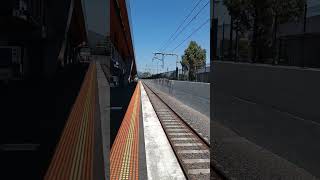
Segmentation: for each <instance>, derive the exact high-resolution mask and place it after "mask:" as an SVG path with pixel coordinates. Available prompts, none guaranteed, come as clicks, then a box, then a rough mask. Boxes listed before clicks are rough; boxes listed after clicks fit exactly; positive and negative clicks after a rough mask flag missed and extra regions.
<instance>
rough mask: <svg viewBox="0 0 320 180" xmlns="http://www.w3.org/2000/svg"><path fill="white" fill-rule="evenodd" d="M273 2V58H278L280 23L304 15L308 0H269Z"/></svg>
mask: <svg viewBox="0 0 320 180" xmlns="http://www.w3.org/2000/svg"><path fill="white" fill-rule="evenodd" d="M269 1H270V2H271V6H270V8H271V14H272V17H273V22H272V29H273V30H272V47H273V59H274V62H275V61H276V60H277V58H278V57H277V54H278V52H277V48H276V41H277V30H278V25H279V24H283V23H286V22H288V21H297V20H299V18H301V17H302V15H303V12H304V5H305V3H306V0H269Z"/></svg>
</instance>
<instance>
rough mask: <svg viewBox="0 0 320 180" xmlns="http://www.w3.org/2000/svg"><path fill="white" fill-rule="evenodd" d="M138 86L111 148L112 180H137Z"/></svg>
mask: <svg viewBox="0 0 320 180" xmlns="http://www.w3.org/2000/svg"><path fill="white" fill-rule="evenodd" d="M139 113H140V86H139V84H137V85H136V88H135V91H134V93H133V95H132V97H131V100H130V103H129V106H128V109H127V111H126V114H125V116H124V119H123V121H122V123H121V126H120V129H119V131H118V134H117V136H116V139H115V141H114V143H113V145H112V148H111V156H110V164H111V171H110V176H111V179H112V180H138V178H139V177H138V175H139V173H138V165H139V164H138V163H139V156H138V155H139V117H140V115H139Z"/></svg>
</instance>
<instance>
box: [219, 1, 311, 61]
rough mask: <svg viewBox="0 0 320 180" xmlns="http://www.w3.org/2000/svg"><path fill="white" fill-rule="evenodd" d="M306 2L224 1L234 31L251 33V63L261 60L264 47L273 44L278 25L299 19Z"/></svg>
mask: <svg viewBox="0 0 320 180" xmlns="http://www.w3.org/2000/svg"><path fill="white" fill-rule="evenodd" d="M305 1H306V0H224V5H225V6H226V7H227V9H228V11H229V14H230V16H231V17H232V18H233V21H234V26H236V28H235V29H236V31H240V32H245V31H249V30H251V31H252V39H251V49H252V54H251V58H252V61H253V62H255V61H258V60H261V59H260V57H261V53H262V51H263V49H264V48H265V47H266V46H270V42H271V39H272V42H273V43H272V44H273V45H274V42H275V38H274V37H275V32H276V29H277V25H278V24H279V23H285V22H288V21H291V20H296V19H297V18H298V17H301V15H302V12H303V7H304V6H303V5H304V3H305Z"/></svg>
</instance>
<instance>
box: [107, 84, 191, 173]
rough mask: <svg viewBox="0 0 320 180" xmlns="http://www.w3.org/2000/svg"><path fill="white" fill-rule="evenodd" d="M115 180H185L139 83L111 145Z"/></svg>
mask: <svg viewBox="0 0 320 180" xmlns="http://www.w3.org/2000/svg"><path fill="white" fill-rule="evenodd" d="M110 163H111V166H110V168H111V172H110V177H111V179H185V176H184V173H183V171H182V169H181V167H180V164H179V162H178V160H177V159H176V157H175V154H174V152H173V150H172V147H171V145H170V143H169V141H168V139H167V137H166V134H165V132H164V131H163V130H162V126H161V124H160V121H159V119H158V117H157V115H156V113H155V111H154V109H153V106H152V105H151V102H150V100H149V98H148V95H147V93H146V91H145V89H144V87H143V85H142V83H141V82H139V83H138V84H137V85H136V87H135V91H134V93H133V95H132V98H131V100H130V103H129V106H128V108H127V111H126V114H125V116H124V119H123V121H122V124H121V126H120V129H119V131H118V133H117V136H116V138H115V140H114V143H113V145H112V148H111V156H110Z"/></svg>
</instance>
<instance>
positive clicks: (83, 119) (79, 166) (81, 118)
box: [44, 63, 97, 180]
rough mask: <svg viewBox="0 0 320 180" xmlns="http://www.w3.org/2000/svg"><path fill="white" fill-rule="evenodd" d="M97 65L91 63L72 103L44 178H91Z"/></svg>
mask: <svg viewBox="0 0 320 180" xmlns="http://www.w3.org/2000/svg"><path fill="white" fill-rule="evenodd" d="M96 88H97V84H96V65H95V64H94V63H91V64H90V66H89V68H88V71H87V73H86V76H85V79H84V81H83V83H82V87H81V90H80V92H79V94H78V97H77V99H76V101H75V104H74V105H73V107H72V111H71V113H70V115H69V118H68V120H67V123H66V125H65V127H64V130H63V132H62V136H61V138H60V141H59V143H58V145H57V148H56V150H55V154H54V156H53V158H52V160H51V163H50V166H49V168H48V170H47V172H46V175H45V178H44V179H45V180H53V179H55V180H56V179H57V180H64V179H65V180H80V179H84V180H91V179H93V146H94V112H95V103H96V102H95V100H96Z"/></svg>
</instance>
